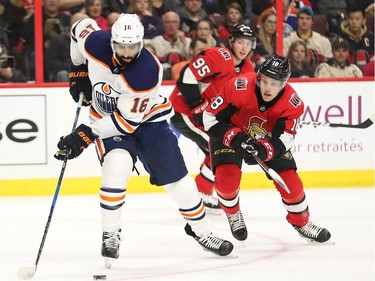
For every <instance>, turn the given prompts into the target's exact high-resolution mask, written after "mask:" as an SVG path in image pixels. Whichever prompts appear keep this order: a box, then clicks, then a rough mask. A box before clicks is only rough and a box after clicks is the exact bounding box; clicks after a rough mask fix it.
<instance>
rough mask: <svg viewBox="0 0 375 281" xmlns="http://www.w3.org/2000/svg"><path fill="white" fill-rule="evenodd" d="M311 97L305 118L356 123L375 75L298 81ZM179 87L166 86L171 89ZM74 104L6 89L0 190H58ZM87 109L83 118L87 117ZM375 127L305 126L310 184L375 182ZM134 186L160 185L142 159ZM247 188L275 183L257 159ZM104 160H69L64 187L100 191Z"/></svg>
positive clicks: (1, 95) (195, 154)
mask: <svg viewBox="0 0 375 281" xmlns="http://www.w3.org/2000/svg"><path fill="white" fill-rule="evenodd" d="M292 85H293V87H294V88H295V90H296V91H297V93H298V94H299V95H300V97H301V98H302V100H303V101H304V102H305V105H306V106H305V113H304V115H303V116H302V120H306V121H322V122H330V123H349V124H358V123H361V122H363V121H364V120H365V119H367V118H368V117H369V116H370V115H371V114H373V112H374V111H375V110H374V109H375V101H374V90H375V89H374V88H375V86H374V85H375V83H374V81H355V82H354V81H341V82H334V81H330V82H322V81H319V82H303V83H292ZM172 89H173V86H163V87H162V94H163V95H166V96H168V95H169V94H170V92H171V91H172ZM74 115H75V104H74V102H73V101H72V100H71V98H70V94H69V92H68V89H67V88H66V87H54V88H35V87H33V88H6V89H4V88H0V196H1V195H34V194H35V195H36V194H51V193H53V192H54V190H55V187H56V183H57V178H58V176H59V174H60V170H61V164H62V163H61V162H60V161H57V160H55V159H54V158H53V154H54V153H55V151H56V143H57V141H58V139H59V138H60V136H62V135H64V134H68V133H69V132H70V130H71V127H72V123H73V120H74ZM87 116H88V110H87V108H83V109H82V112H81V116H80V121H79V123H80V122H81V123H87V122H88V121H87ZM374 128H375V126H371V127H370V128H367V129H346V128H331V127H314V126H311V125H303V126H301V127H300V128H299V132H298V134H297V137H296V141H295V145H294V147H293V154H294V157H295V158H296V161H297V165H298V169H299V172H300V176H301V178H302V179H303V181H304V185H305V186H306V187H331V186H337V187H354V186H374V166H375V165H374ZM177 135H178V137H179V142H180V146H181V149H182V152H183V154H184V157H185V161H186V163H187V166H188V169H189V172H190V173H191V174H192V175H195V174H196V173H197V172H198V169H199V165H200V163H201V161H202V160H203V154H202V153H201V152H200V151H199V149H198V148H197V146H196V145H195V144H194V143H192V142H191V141H190V140H188V139H186V138H184V137H183V136H180V135H179V134H178V133H177ZM137 169H138V170H139V171H140V175H139V176H138V175H136V173H134V174H133V176H132V178H131V180H130V183H129V186H128V191H129V192H152V191H157V192H159V191H161V190H162V189H161V188H156V187H153V186H151V185H150V184H149V183H148V176H147V173H146V172H145V171H144V170H143V168H142V165H141V163H138V164H137ZM243 171H244V175H243V179H242V183H241V188H242V189H257V188H270V187H272V183H271V182H270V181H269V180H268V179H267V178H266V177H265V175H264V174H263V173H262V172H261V170H260V168H259V167H257V166H244V169H243ZM99 187H100V165H99V162H98V160H97V157H96V153H95V149H94V147H93V146H92V147H90V148H89V149H88V150H87V151H85V152H84V153H83V154H82V156H80V157H79V158H78V159H75V160H73V161H69V162H68V166H67V168H66V172H65V178H64V181H63V185H62V188H61V193H62V194H90V193H97V192H98V189H99Z"/></svg>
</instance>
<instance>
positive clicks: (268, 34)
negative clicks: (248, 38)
mask: <svg viewBox="0 0 375 281" xmlns="http://www.w3.org/2000/svg"><path fill="white" fill-rule="evenodd" d="M275 52H276V13H275V12H274V11H273V10H269V11H268V12H267V13H266V14H264V15H263V17H262V21H261V23H260V26H259V30H258V33H257V45H256V48H255V50H254V56H253V58H252V60H253V62H254V63H255V64H256V65H257V66H260V65H261V64H262V63H263V62H264V61H265V60H266V59H267V58H268V57H270V56H272V55H273V54H274V53H275Z"/></svg>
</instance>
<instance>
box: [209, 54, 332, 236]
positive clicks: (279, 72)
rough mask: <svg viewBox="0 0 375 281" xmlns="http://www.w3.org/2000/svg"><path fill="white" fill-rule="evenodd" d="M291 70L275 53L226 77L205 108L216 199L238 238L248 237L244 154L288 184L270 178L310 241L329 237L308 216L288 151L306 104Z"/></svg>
mask: <svg viewBox="0 0 375 281" xmlns="http://www.w3.org/2000/svg"><path fill="white" fill-rule="evenodd" d="M290 73H291V70H290V64H289V62H288V60H287V59H286V58H284V57H281V56H278V55H273V56H272V57H270V58H269V59H267V60H266V61H265V62H264V63H263V64H262V65H261V66H260V69H259V71H258V73H246V74H244V75H241V76H238V77H237V78H234V79H231V80H230V81H229V82H228V83H226V84H225V86H224V87H223V89H222V90H221V91H220V93H219V94H218V95H217V97H216V98H215V99H214V101H213V102H212V103H211V104H210V106H209V107H208V108H207V109H206V111H205V112H204V114H203V123H204V128H205V130H206V131H207V132H208V135H209V136H210V140H211V142H210V151H211V157H212V166H213V171H214V172H215V187H216V191H217V194H218V196H219V202H220V205H221V207H222V209H223V210H224V212H225V213H226V215H227V218H228V222H229V225H230V228H231V231H232V234H233V236H234V237H235V238H236V239H237V240H240V241H243V240H246V238H247V229H246V224H245V221H244V218H243V216H242V213H241V210H240V193H239V188H240V179H241V174H242V172H241V165H242V160H244V161H245V162H246V163H247V164H250V165H252V164H257V162H256V161H255V160H254V158H253V157H252V155H257V156H258V157H259V158H260V159H261V160H263V161H264V162H266V164H267V165H268V166H269V167H270V168H272V169H274V170H275V171H276V172H277V173H278V174H279V175H280V176H281V178H282V179H283V180H284V181H285V183H286V184H287V186H288V187H289V189H290V194H288V193H287V192H286V191H285V190H284V189H282V188H281V186H279V185H278V184H277V183H276V182H274V184H275V187H276V189H277V190H278V191H279V193H280V195H281V198H282V202H283V204H284V207H285V209H286V211H287V216H286V219H287V221H288V222H289V223H290V224H291V225H292V226H293V227H294V228H295V229H296V230H297V232H298V233H299V234H300V235H301V236H302V237H304V238H306V239H307V240H308V241H309V242H316V243H325V242H328V241H330V237H331V234H330V233H329V231H328V230H327V229H325V228H322V227H319V226H317V225H315V224H313V223H312V222H311V221H310V220H309V209H308V205H307V200H306V197H305V192H304V188H303V184H302V181H301V179H300V178H299V176H298V174H297V172H296V170H297V166H296V163H295V161H294V158H293V155H292V153H291V152H290V148H291V147H292V145H293V142H294V138H295V135H296V125H297V120H298V118H299V117H300V116H301V115H302V113H303V110H304V104H303V102H302V100H301V99H300V98H299V96H298V95H297V93H296V92H295V90H294V89H293V88H292V87H291V86H290V85H289V84H288V83H287V80H288V78H289V76H290ZM243 144H245V145H244V146H243ZM228 148H229V149H228Z"/></svg>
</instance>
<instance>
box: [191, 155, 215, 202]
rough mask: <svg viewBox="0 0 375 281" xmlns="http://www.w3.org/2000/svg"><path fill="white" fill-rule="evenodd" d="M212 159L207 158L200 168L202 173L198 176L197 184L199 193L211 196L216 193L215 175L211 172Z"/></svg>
mask: <svg viewBox="0 0 375 281" xmlns="http://www.w3.org/2000/svg"><path fill="white" fill-rule="evenodd" d="M210 162H211V158H210V157H208V156H206V157H205V158H204V161H203V163H202V165H201V167H200V173H199V175H197V176H196V178H195V182H196V184H197V187H198V191H199V192H202V193H204V194H209V195H211V194H212V193H213V191H214V188H215V186H214V174H213V173H212V171H211V163H210Z"/></svg>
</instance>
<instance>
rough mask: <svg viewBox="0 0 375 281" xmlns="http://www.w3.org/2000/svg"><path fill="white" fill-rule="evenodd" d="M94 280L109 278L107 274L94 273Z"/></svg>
mask: <svg viewBox="0 0 375 281" xmlns="http://www.w3.org/2000/svg"><path fill="white" fill-rule="evenodd" d="M93 279H94V280H107V275H94V276H93Z"/></svg>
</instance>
